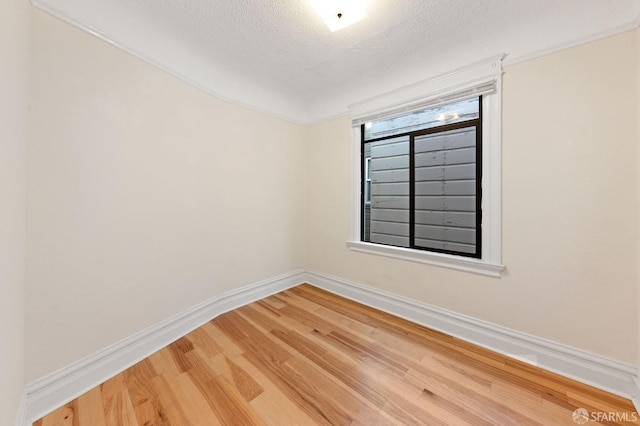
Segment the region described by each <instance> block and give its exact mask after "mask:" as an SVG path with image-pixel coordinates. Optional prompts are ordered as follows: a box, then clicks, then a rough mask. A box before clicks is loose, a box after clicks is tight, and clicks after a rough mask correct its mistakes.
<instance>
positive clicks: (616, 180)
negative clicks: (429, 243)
mask: <svg viewBox="0 0 640 426" xmlns="http://www.w3.org/2000/svg"><path fill="white" fill-rule="evenodd" d="M637 58H638V49H637V46H636V33H635V32H629V33H624V34H621V35H618V36H615V37H610V38H607V39H603V40H600V41H597V42H593V43H589V44H586V45H582V46H579V47H575V48H572V49H568V50H564V51H561V52H558V53H555V54H552V55H548V56H544V57H541V58H538V59H534V60H530V61H527V62H522V63H519V64H516V65H513V66H509V67H506V69H505V74H504V80H503V83H504V85H503V122H502V124H503V141H502V142H503V143H502V149H503V159H502V164H503V177H502V182H503V186H502V197H503V203H502V210H503V223H502V235H503V263H504V264H505V265H506V270H505V271H504V273H503V275H502V278H500V279H496V278H490V277H484V276H479V275H475V274H471V273H465V272H459V271H454V270H449V269H444V268H438V267H432V266H428V265H422V264H418V263H411V262H406V261H401V260H395V259H390V258H386V257H380V256H375V255H370V254H364V253H357V252H351V251H349V250H348V249H347V247H346V245H345V242H346V241H347V239H348V235H349V188H348V182H349V179H350V176H349V173H350V172H349V170H350V161H351V160H350V159H349V158H348V157H349V145H350V122H349V120H348V118H340V119H335V120H332V121H329V122H326V123H323V124H319V125H316V126H314V127H312V128H311V133H310V144H311V146H310V151H309V175H308V176H309V190H310V196H309V200H310V201H309V204H308V208H307V216H308V222H307V226H308V236H309V241H310V244H309V248H308V267H309V269H311V270H317V271H321V272H324V273H328V274H332V275H335V276H338V277H342V278H346V279H349V280H353V281H356V282H360V283H363V284H366V285H369V286H371V287H375V288H379V289H383V290H386V291H390V292H393V293H396V294H400V295H402V296H405V297H409V298H412V299H416V300H419V301H423V302H425V303H429V304H432V305H435V306H438V307H441V308H445V309H449V310H452V311H455V312H458V313H462V314H465V315H469V316H472V317H475V318H479V319H482V320H485V321H489V322H492V323H495V324H500V325H503V326H506V327H509V328H512V329H515V330H519V331H521V332H525V333H530V334H533V335H536V336H539V337H543V338H547V339H550V340H553V341H556V342H560V343H563V344H566V345H569V346H573V347H577V348H580V349H583V350H587V351H591V352H594V353H598V354H602V355H604V356H607V357H610V358H613V359H616V360H619V361H622V362H627V363H630V364H635V363H636V362H637V360H638V354H637V352H638V276H637V264H638V260H637V245H638V239H637V235H638V205H637V201H638V195H637V194H638V191H637V189H638V177H637V171H638V170H637V165H638V160H637V159H638V157H637V149H638V147H637V146H638V129H637V124H636V121H637V119H638V115H637V99H638V71H637V65H638V64H637Z"/></svg>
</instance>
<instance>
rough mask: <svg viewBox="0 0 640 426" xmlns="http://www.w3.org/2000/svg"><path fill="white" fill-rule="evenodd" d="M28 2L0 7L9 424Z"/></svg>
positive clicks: (1, 415)
mask: <svg viewBox="0 0 640 426" xmlns="http://www.w3.org/2000/svg"><path fill="white" fill-rule="evenodd" d="M31 13H32V12H31V5H30V4H29V2H28V1H27V0H9V1H6V2H3V4H2V6H1V7H0V342H2V343H1V349H0V419H2V422H6V424H12V423H13V422H14V419H15V418H16V413H17V411H18V406H19V403H20V398H21V396H22V392H23V389H24V268H25V248H24V245H25V242H24V241H25V219H26V217H25V152H26V146H27V138H28V117H29V61H30V53H31Z"/></svg>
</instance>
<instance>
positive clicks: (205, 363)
mask: <svg viewBox="0 0 640 426" xmlns="http://www.w3.org/2000/svg"><path fill="white" fill-rule="evenodd" d="M579 407H584V408H586V409H587V410H588V411H590V412H602V413H619V414H624V413H627V416H628V417H627V419H629V420H633V419H634V417H633V415H632V414H633V413H635V411H634V407H633V405H632V404H631V402H630V401H628V400H626V399H624V398H621V397H618V396H616V395H612V394H609V393H607V392H604V391H602V390H598V389H594V388H592V387H590V386H587V385H584V384H581V383H578V382H575V381H572V380H569V379H567V378H564V377H561V376H559V375H557V374H553V373H550V372H548V371H544V370H541V369H540V368H537V367H535V366H533V365H530V364H526V363H524V362H521V361H518V360H514V359H511V358H508V357H505V356H503V355H500V354H497V353H495V352H491V351H489V350H486V349H483V348H480V347H478V346H475V345H473V344H471V343H468V342H465V341H462V340H460V339H457V338H454V337H452V336H448V335H446V334H444V333H440V332H437V331H434V330H430V329H427V328H425V327H422V326H420V325H418V324H414V323H411V322H409V321H406V320H403V319H401V318H396V317H394V316H393V315H390V314H387V313H385V312H380V311H377V310H375V309H372V308H370V307H367V306H364V305H361V304H358V303H355V302H352V301H349V300H347V299H344V298H341V297H339V296H336V295H334V294H331V293H328V292H326V291H323V290H320V289H318V288H315V287H312V286H310V285H301V286H297V287H294V288H292V289H289V290H286V291H283V292H281V293H278V294H276V295H273V296H270V297H267V298H265V299H263V300H260V301H257V302H254V303H251V304H249V305H247V306H244V307H241V308H238V309H236V310H234V311H231V312H228V313H226V314H223V315H221V316H219V317H217V318H215V319H213V320H212V321H210V322H207V323H206V324H204V325H203V326H202V327H199V328H198V329H196V330H194V331H192V332H191V333H188V334H187V335H186V336H184V337H182V338H180V339H178V340H176V341H175V342H173V343H171V344H170V345H168V346H167V347H165V348H163V349H161V350H160V351H158V352H156V353H154V354H152V355H151V356H149V357H148V358H146V359H145V360H143V361H141V362H140V363H138V364H136V365H134V366H132V367H131V368H129V369H127V370H125V371H124V372H122V373H120V374H118V375H116V376H115V377H113V378H111V379H109V380H107V381H106V382H104V383H103V384H101V385H100V386H98V387H96V388H94V389H92V390H90V391H89V392H87V393H86V394H83V395H81V396H80V397H78V398H77V399H76V400H74V401H71V402H70V403H68V404H65V405H64V406H62V407H60V408H58V409H57V410H55V411H53V412H52V413H50V414H48V415H47V416H45V417H43V418H42V419H39V420H37V421H36V422H35V423H34V424H35V425H36V426H112V425H127V426H131V425H133V426H135V425H141V426H163V425H178V426H183V425H184V426H189V425H193V426H212V425H213V426H217V425H239V424H241V425H262V424H269V425H307V424H319V425H323V424H326V425H353V426H365V425H366V426H369V425H381V424H384V425H394V424H398V425H400V424H403V425H404V424H415V425H456V426H458V425H474V426H476V425H498V424H499V425H509V424H518V425H540V424H542V425H545V426H546V425H568V424H574V422H573V420H572V417H571V416H572V413H573V411H574V410H575V409H576V408H579ZM635 418H636V419H637V421H635V422H622V421H621V420H620V419H618V420H617V421H616V420H615V419H614V420H613V421H603V422H601V423H602V424H637V425H640V416H637V415H636V416H635ZM605 420H606V419H605ZM589 424H597V423H596V422H593V421H590V422H589Z"/></svg>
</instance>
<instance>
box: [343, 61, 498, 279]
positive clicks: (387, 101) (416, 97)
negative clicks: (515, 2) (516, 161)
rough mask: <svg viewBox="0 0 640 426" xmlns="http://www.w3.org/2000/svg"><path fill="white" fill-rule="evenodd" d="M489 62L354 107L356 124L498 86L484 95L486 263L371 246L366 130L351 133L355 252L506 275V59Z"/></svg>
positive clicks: (352, 242) (354, 128)
mask: <svg viewBox="0 0 640 426" xmlns="http://www.w3.org/2000/svg"><path fill="white" fill-rule="evenodd" d="M503 57H504V55H499V56H495V57H492V58H488V59H486V60H484V61H481V62H477V63H475V64H472V65H469V66H467V67H464V68H460V69H458V70H456V71H453V72H450V73H447V74H442V75H440V76H437V77H434V78H431V79H428V80H424V81H422V82H420V83H417V84H414V85H411V86H406V87H403V88H401V89H398V90H395V91H393V92H389V93H387V94H384V95H381V96H377V97H375V98H371V99H369V100H366V101H363V102H360V103H358V104H354V105H352V106H350V107H349V110H350V115H351V119H352V122H355V121H358V122H361V121H362V119H363V117H367V116H374V115H376V114H379V113H380V112H382V111H388V110H400V109H403V108H404V109H406V110H410V109H411V105H412V104H416V103H419V102H420V101H421V100H424V99H428V98H438V97H446V95H447V94H448V93H454V92H458V91H460V90H462V89H465V88H466V87H473V86H475V85H478V84H480V83H483V82H486V81H491V80H493V81H494V82H495V87H496V92H495V93H494V94H491V95H487V96H483V98H482V102H483V103H482V109H483V117H484V118H483V122H482V140H483V145H482V150H483V153H482V190H483V193H482V259H473V258H469V257H464V256H456V255H450V254H443V253H436V252H430V251H424V250H415V249H410V248H403V247H394V246H387V245H382V244H375V243H367V242H364V241H361V240H360V238H361V237H360V225H361V223H360V221H361V210H360V209H361V206H360V200H361V198H360V191H361V188H362V186H361V182H360V180H361V176H362V175H361V165H362V159H361V151H360V145H361V136H360V126H352V130H351V150H350V151H351V152H350V155H351V182H350V185H351V191H350V212H349V213H350V220H349V228H350V232H349V241H347V246H348V247H349V248H350V249H351V250H354V251H358V252H362V253H368V254H374V255H380V256H387V257H392V258H395V259H402V260H408V261H412V262H419V263H426V264H429V265H435V266H441V267H445V268H451V269H456V270H460V271H465V272H473V273H477V274H482V275H488V276H492V277H500V273H501V271H502V270H503V269H504V266H503V265H502V263H501V262H502V233H501V231H502V229H501V228H502V221H501V216H502V214H501V213H502V212H501V210H502V204H501V189H502V188H501V186H502V170H501V163H502V160H501V158H502V155H501V145H502V141H501V139H502V99H501V97H502V58H503Z"/></svg>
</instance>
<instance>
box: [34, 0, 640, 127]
mask: <svg viewBox="0 0 640 426" xmlns="http://www.w3.org/2000/svg"><path fill="white" fill-rule="evenodd" d="M33 1H34V4H35V5H36V6H37V7H40V8H42V9H45V10H47V11H49V12H50V13H53V14H54V15H57V16H59V17H61V18H62V19H65V20H66V21H68V22H71V23H73V24H75V25H77V26H79V27H82V28H84V29H87V30H89V31H91V32H93V33H94V34H96V35H98V36H100V37H102V38H104V39H106V40H108V41H110V42H112V43H114V44H116V45H118V46H120V47H122V48H124V49H125V50H127V51H129V52H131V53H134V54H136V55H138V56H140V57H142V58H144V59H145V60H147V61H149V62H152V63H154V64H156V65H158V66H160V67H162V68H163V69H165V70H167V71H169V72H171V73H173V74H175V75H177V76H179V77H180V78H183V79H184V80H186V81H188V82H190V83H192V84H194V85H196V86H198V87H200V88H202V89H204V90H207V91H208V92H210V93H212V94H215V95H216V96H218V97H221V98H223V99H227V100H230V101H233V102H235V103H239V104H241V105H245V106H249V107H251V108H254V109H258V110H262V111H266V112H269V113H271V114H274V115H277V116H280V117H284V118H288V119H291V120H293V121H296V122H300V123H313V122H317V121H320V120H323V119H326V118H328V117H332V116H335V115H338V114H342V113H344V112H345V111H346V110H347V106H348V105H349V104H351V103H353V102H358V101H361V100H363V99H366V98H369V97H372V96H375V95H377V94H380V93H383V92H386V91H389V90H393V89H395V88H398V87H400V86H404V85H406V84H410V83H413V82H416V81H419V80H423V79H425V78H428V77H430V76H433V75H436V74H439V73H442V72H446V71H447V70H452V69H455V68H458V67H460V66H463V65H466V64H469V63H472V62H475V61H477V60H480V59H483V58H485V57H489V56H493V55H496V54H500V53H506V54H507V58H506V62H507V63H509V62H515V61H518V60H521V59H525V58H528V57H533V56H536V55H539V54H541V53H546V52H551V51H554V50H558V49H561V48H563V47H567V46H571V45H575V44H578V43H581V42H585V41H589V40H593V39H597V38H600V37H603V36H606V35H609V34H615V33H617V32H621V31H624V30H627V29H632V28H634V27H637V26H638V16H639V13H640V1H639V0H368V6H367V12H368V14H369V18H368V19H365V20H364V21H361V22H358V23H356V24H355V25H353V26H351V27H348V28H346V29H343V30H340V31H337V32H335V33H331V32H329V30H328V29H327V28H326V26H325V24H324V23H323V22H322V20H321V19H320V17H318V16H317V15H316V14H315V13H314V10H313V7H312V6H311V4H310V3H309V2H308V0H273V1H269V0H180V1H178V0H33Z"/></svg>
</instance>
